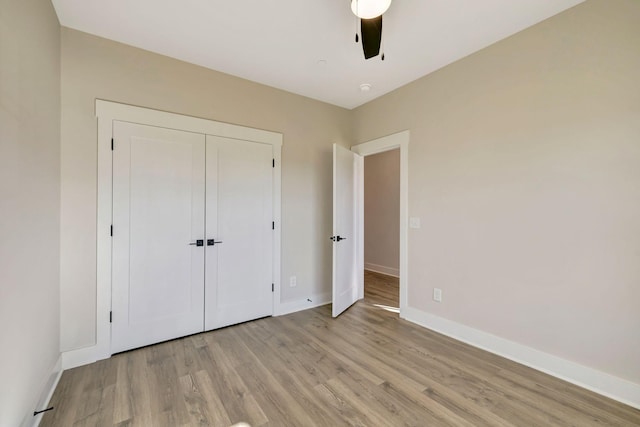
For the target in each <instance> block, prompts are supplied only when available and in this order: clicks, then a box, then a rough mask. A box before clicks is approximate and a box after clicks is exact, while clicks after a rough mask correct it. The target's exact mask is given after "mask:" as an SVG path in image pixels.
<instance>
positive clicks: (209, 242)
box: [207, 239, 222, 246]
mask: <svg viewBox="0 0 640 427" xmlns="http://www.w3.org/2000/svg"><path fill="white" fill-rule="evenodd" d="M216 243H222V240H220V241H217V240H216V239H207V246H215V244H216Z"/></svg>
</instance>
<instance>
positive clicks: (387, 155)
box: [364, 150, 400, 275]
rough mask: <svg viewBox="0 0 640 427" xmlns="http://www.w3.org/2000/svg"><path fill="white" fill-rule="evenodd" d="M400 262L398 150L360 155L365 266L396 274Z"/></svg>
mask: <svg viewBox="0 0 640 427" xmlns="http://www.w3.org/2000/svg"><path fill="white" fill-rule="evenodd" d="M399 262H400V150H391V151H385V152H384V153H379V154H374V155H372V156H367V157H365V158H364V264H365V268H370V269H372V270H374V271H380V272H382V273H388V274H395V275H397V274H398V268H399Z"/></svg>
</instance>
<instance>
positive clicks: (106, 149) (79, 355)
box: [63, 99, 283, 369]
mask: <svg viewBox="0 0 640 427" xmlns="http://www.w3.org/2000/svg"><path fill="white" fill-rule="evenodd" d="M95 108H96V117H97V118H98V182H97V185H98V194H97V205H98V208H97V230H96V233H97V265H96V267H97V278H96V286H97V290H96V344H95V345H94V346H91V347H86V348H81V349H78V350H72V351H68V352H65V353H64V354H63V366H64V367H65V368H67V369H68V368H69V367H75V366H80V365H84V364H87V363H91V362H94V361H96V360H100V359H106V358H108V357H110V356H111V327H110V323H109V311H110V310H111V236H110V233H109V231H110V226H111V221H112V218H111V210H112V200H111V196H112V188H111V182H112V164H111V163H112V156H111V138H112V134H113V132H112V127H113V121H114V120H119V121H125V122H132V123H138V124H143V125H148V126H157V127H164V128H169V129H176V130H182V131H187V132H196V133H202V134H205V135H214V136H223V137H226V138H233V139H240V140H245V141H254V142H261V143H264V144H271V145H273V153H274V158H275V170H274V175H273V177H274V187H273V206H274V221H275V223H276V230H275V231H274V252H273V281H274V285H275V286H274V291H275V292H274V301H273V312H274V313H277V312H280V311H281V310H280V305H281V304H280V258H281V239H282V237H281V229H282V227H281V222H280V218H281V190H282V189H281V159H282V141H283V136H282V134H281V133H277V132H271V131H266V130H260V129H253V128H248V127H244V126H238V125H233V124H229V123H222V122H216V121H213V120H207V119H202V118H197V117H190V116H185V115H181V114H175V113H169V112H165V111H159V110H153V109H149V108H143V107H136V106H132V105H126V104H120V103H117V102H111V101H105V100H101V99H96V107H95ZM116 144H117V141H116ZM116 232H117V231H116Z"/></svg>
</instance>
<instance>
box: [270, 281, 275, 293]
mask: <svg viewBox="0 0 640 427" xmlns="http://www.w3.org/2000/svg"><path fill="white" fill-rule="evenodd" d="M275 286H276V285H274V284H273V283H272V284H271V292H274V289H275Z"/></svg>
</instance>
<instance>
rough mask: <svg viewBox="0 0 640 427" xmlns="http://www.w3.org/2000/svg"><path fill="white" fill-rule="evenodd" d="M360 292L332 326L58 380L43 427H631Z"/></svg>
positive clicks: (196, 344) (218, 340)
mask: <svg viewBox="0 0 640 427" xmlns="http://www.w3.org/2000/svg"><path fill="white" fill-rule="evenodd" d="M367 281H368V286H367V287H366V297H365V300H364V301H361V302H359V303H357V304H356V305H354V306H353V307H351V308H350V309H349V310H348V311H347V312H346V313H344V314H343V315H341V316H340V317H339V318H337V319H332V318H331V306H329V305H327V306H324V307H319V308H316V309H312V310H307V311H303V312H299V313H294V314H291V315H288V316H283V317H273V318H266V319H262V320H257V321H254V322H249V323H245V324H242V325H238V326H233V327H229V328H225V329H221V330H218V331H214V332H208V333H203V334H199V335H194V336H190V337H186V338H182V339H178V340H174V341H170V342H166V343H162V344H158V345H155V346H150V347H146V348H143V349H140V350H135V351H131V352H127V353H122V354H118V355H116V356H113V357H112V358H110V359H108V360H103V361H100V362H97V363H94V364H92V365H88V366H83V367H79V368H76V369H71V370H69V371H66V372H65V373H64V374H63V376H62V378H61V380H60V383H59V385H58V388H57V389H56V391H55V394H54V396H53V398H52V402H51V405H53V406H54V407H55V410H53V411H51V412H48V413H47V414H46V415H45V416H44V418H43V421H42V424H41V425H42V426H65V427H66V426H112V425H117V426H145V427H146V426H171V427H174V426H207V425H211V426H229V425H231V424H233V423H237V422H240V421H244V422H247V423H249V424H250V425H251V426H253V427H256V426H267V425H268V426H343V425H354V426H376V427H377V426H401V425H410V426H441V425H442V426H484V425H490V426H510V425H514V426H568V425H572V426H596V425H597V426H600V425H618V426H633V425H636V426H637V425H640V411H638V410H635V409H633V408H630V407H628V406H624V405H622V404H619V403H617V402H614V401H612V400H610V399H607V398H604V397H601V396H598V395H596V394H594V393H591V392H589V391H586V390H583V389H581V388H578V387H576V386H573V385H571V384H568V383H566V382H563V381H560V380H558V379H555V378H552V377H550V376H548V375H545V374H542V373H539V372H537V371H534V370H532V369H529V368H526V367H524V366H522V365H519V364H516V363H514V362H510V361H508V360H505V359H503V358H500V357H498V356H495V355H492V354H490V353H487V352H484V351H482V350H478V349H475V348H473V347H470V346H468V345H465V344H462V343H460V342H457V341H454V340H452V339H449V338H446V337H444V336H442V335H438V334H436V333H434V332H430V331H429V330H427V329H423V328H421V327H418V326H416V325H413V324H411V323H408V322H405V321H403V320H400V319H399V318H398V315H397V314H396V313H393V312H390V311H387V310H384V309H382V308H379V307H377V306H376V305H375V304H378V305H384V306H394V304H393V303H394V300H393V295H395V298H396V300H395V301H396V304H397V295H398V294H397V281H396V283H395V285H394V284H393V283H387V281H386V280H385V276H381V275H373V276H372V275H371V274H368V275H367ZM390 281H391V282H393V281H392V280H390ZM393 286H395V290H391V291H390V289H394V288H393Z"/></svg>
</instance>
